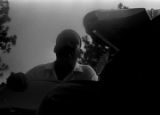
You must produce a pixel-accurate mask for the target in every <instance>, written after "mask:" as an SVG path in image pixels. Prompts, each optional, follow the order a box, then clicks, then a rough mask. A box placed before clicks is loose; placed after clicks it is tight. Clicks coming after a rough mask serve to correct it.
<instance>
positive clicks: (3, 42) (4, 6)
mask: <svg viewBox="0 0 160 115" xmlns="http://www.w3.org/2000/svg"><path fill="white" fill-rule="evenodd" d="M10 21H11V18H10V17H9V2H8V0H0V76H3V74H2V72H3V71H4V70H6V69H8V68H9V67H8V65H7V64H5V63H3V61H2V55H3V54H5V53H9V52H10V51H11V48H12V46H14V45H15V44H16V38H17V36H16V35H10V36H9V35H8V30H9V26H8V25H7V23H8V22H10Z"/></svg>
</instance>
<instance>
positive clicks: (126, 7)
mask: <svg viewBox="0 0 160 115" xmlns="http://www.w3.org/2000/svg"><path fill="white" fill-rule="evenodd" d="M117 7H118V9H129V7H128V6H125V5H124V4H123V3H121V2H120V3H119V4H118V6H117Z"/></svg>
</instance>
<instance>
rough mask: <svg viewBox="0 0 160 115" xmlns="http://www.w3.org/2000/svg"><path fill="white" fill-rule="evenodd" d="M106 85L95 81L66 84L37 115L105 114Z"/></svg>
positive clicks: (52, 92)
mask: <svg viewBox="0 0 160 115" xmlns="http://www.w3.org/2000/svg"><path fill="white" fill-rule="evenodd" d="M103 89H104V85H102V84H101V83H99V82H95V81H84V80H83V81H80V80H79V81H69V82H64V83H62V84H61V85H59V87H57V88H56V89H54V90H52V91H51V92H50V93H49V94H48V95H47V96H46V97H45V98H44V100H43V101H42V103H41V104H40V107H39V109H38V112H37V115H65V114H66V115H83V114H93V113H94V114H95V113H98V114H100V115H101V114H104V112H105V111H106V110H105V109H103V107H104V106H105V107H106V102H105V92H104V90H103Z"/></svg>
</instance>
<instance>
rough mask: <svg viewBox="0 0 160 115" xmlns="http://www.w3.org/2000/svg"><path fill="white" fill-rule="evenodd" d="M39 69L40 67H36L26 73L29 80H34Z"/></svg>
mask: <svg viewBox="0 0 160 115" xmlns="http://www.w3.org/2000/svg"><path fill="white" fill-rule="evenodd" d="M38 70H39V67H34V68H32V69H30V70H29V71H27V72H26V73H25V75H26V77H27V79H28V80H34V79H36V78H35V77H36V76H37V75H36V73H37V71H38Z"/></svg>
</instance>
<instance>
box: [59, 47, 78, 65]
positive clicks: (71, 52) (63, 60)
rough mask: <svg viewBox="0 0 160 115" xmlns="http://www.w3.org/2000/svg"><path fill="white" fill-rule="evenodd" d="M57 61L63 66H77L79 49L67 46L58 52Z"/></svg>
mask: <svg viewBox="0 0 160 115" xmlns="http://www.w3.org/2000/svg"><path fill="white" fill-rule="evenodd" d="M56 56H57V61H58V62H59V64H61V65H62V66H73V67H74V66H75V63H76V61H77V50H76V48H72V47H69V46H65V47H63V48H61V49H60V50H59V51H57V52H56Z"/></svg>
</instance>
